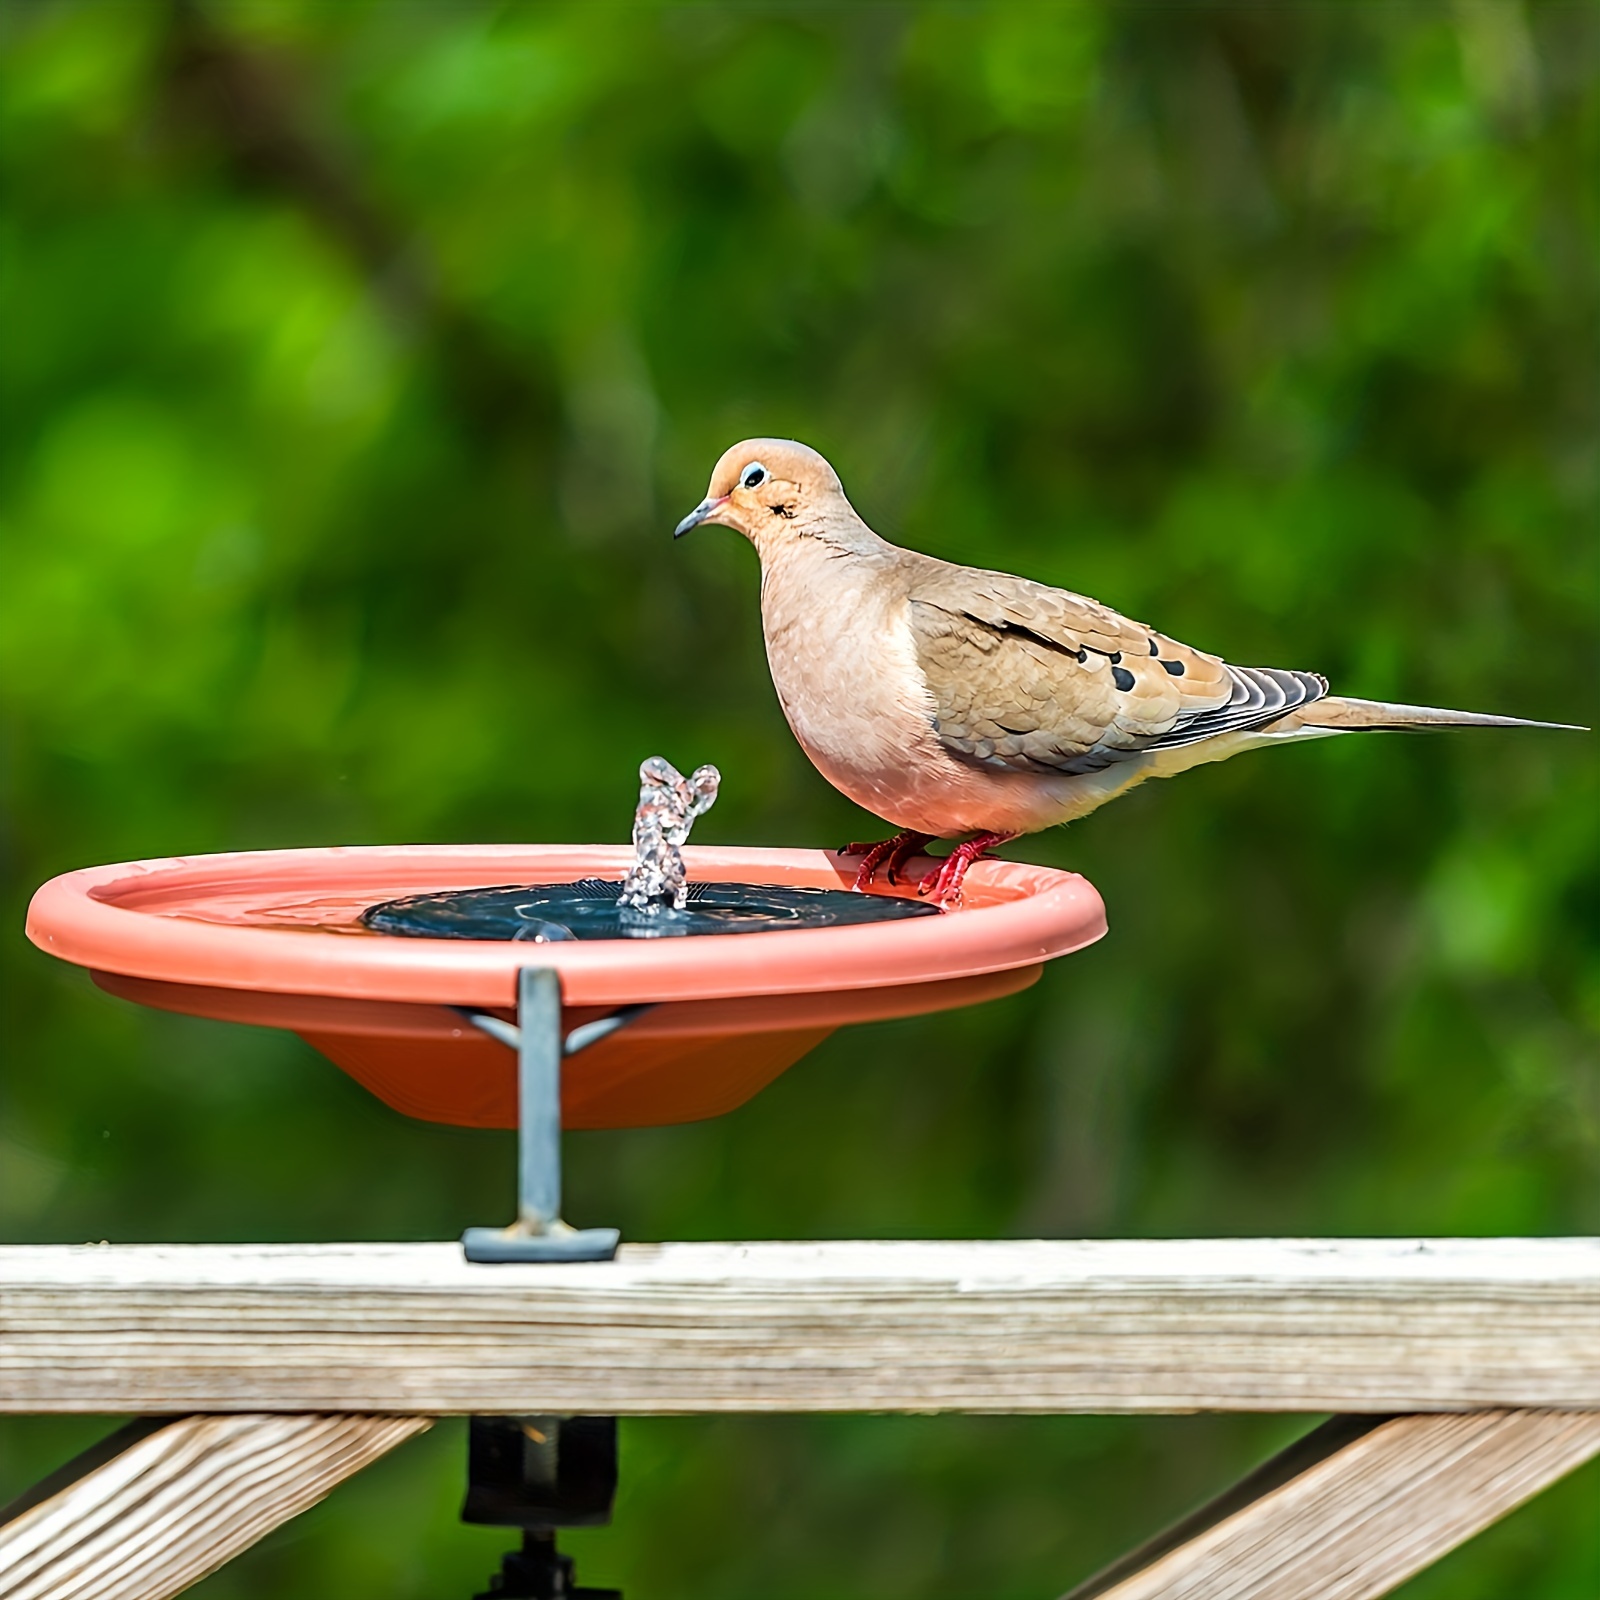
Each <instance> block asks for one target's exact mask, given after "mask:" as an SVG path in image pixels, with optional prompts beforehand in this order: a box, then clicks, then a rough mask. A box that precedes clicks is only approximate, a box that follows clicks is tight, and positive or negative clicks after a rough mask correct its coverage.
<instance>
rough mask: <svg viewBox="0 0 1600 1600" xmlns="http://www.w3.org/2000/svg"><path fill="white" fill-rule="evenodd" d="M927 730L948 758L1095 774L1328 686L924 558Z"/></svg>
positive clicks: (1024, 584) (1065, 598) (1287, 705)
mask: <svg viewBox="0 0 1600 1600" xmlns="http://www.w3.org/2000/svg"><path fill="white" fill-rule="evenodd" d="M907 598H908V602H909V608H910V622H911V631H912V638H913V640H914V643H915V646H916V651H917V659H918V662H919V664H920V666H921V668H922V672H923V677H924V680H925V681H926V683H927V686H928V692H929V694H930V695H931V697H932V699H933V716H934V727H935V731H936V732H937V733H938V736H939V739H940V742H941V743H942V744H943V745H944V746H945V748H946V749H947V750H949V751H950V752H951V754H953V755H956V756H958V757H960V758H961V759H963V760H966V761H971V762H975V763H977V764H979V765H982V766H986V767H990V768H997V769H1011V770H1014V771H1022V772H1055V773H1065V774H1072V773H1083V772H1095V771H1098V770H1100V769H1101V768H1104V767H1107V766H1110V765H1111V764H1112V763H1113V762H1117V761H1125V760H1128V759H1130V758H1132V757H1134V756H1137V755H1140V754H1142V753H1143V752H1145V751H1147V750H1160V749H1166V748H1171V747H1173V746H1176V745H1182V744H1191V743H1194V742H1196V741H1198V740H1201V739H1207V738H1211V737H1213V736H1214V735H1216V734H1219V733H1228V732H1235V731H1240V730H1244V729H1248V728H1252V727H1259V726H1261V725H1262V724H1264V723H1267V722H1271V721H1273V720H1275V719H1276V718H1278V717H1281V716H1283V715H1284V714H1285V713H1286V712H1288V711H1291V710H1293V709H1294V708H1295V707H1296V706H1299V705H1302V704H1304V703H1306V702H1308V701H1310V700H1315V699H1318V698H1320V697H1321V696H1322V695H1323V694H1324V693H1326V691H1327V684H1326V683H1325V682H1324V680H1322V679H1321V678H1319V677H1317V676H1315V675H1314V674H1312V673H1302V672H1283V671H1279V670H1277V669H1257V668H1238V667H1230V666H1228V665H1227V663H1226V662H1224V661H1222V660H1220V659H1219V658H1218V657H1216V656H1212V655H1207V654H1205V653H1204V652H1203V651H1199V650H1193V649H1190V648H1189V647H1188V646H1187V645H1182V644H1179V643H1178V642H1177V641H1176V640H1174V639H1169V638H1167V637H1166V636H1165V635H1163V634H1159V633H1157V632H1155V631H1154V630H1153V629H1151V628H1148V627H1146V626H1145V625H1144V624H1143V623H1139V622H1135V621H1133V620H1131V619H1130V618H1127V617H1124V616H1121V615H1119V614H1118V613H1117V612H1115V611H1112V610H1111V609H1110V608H1109V607H1108V606H1103V605H1100V604H1099V603H1098V602H1097V601H1094V600H1090V599H1088V598H1086V597H1085V596H1083V595H1077V594H1072V593H1070V592H1069V591H1067V590H1064V589H1052V588H1049V587H1048V586H1047V585H1044V584H1038V583H1032V582H1029V581H1028V580H1027V579H1025V578H1014V577H1011V576H1009V575H1008V574H1005V573H995V572H982V571H978V570H976V569H973V568H966V567H951V566H947V565H945V564H944V563H942V562H932V561H930V562H928V564H927V566H926V567H925V568H923V569H921V571H920V572H919V574H918V577H917V580H916V581H914V582H913V583H912V585H911V587H910V590H909V593H908V596H907Z"/></svg>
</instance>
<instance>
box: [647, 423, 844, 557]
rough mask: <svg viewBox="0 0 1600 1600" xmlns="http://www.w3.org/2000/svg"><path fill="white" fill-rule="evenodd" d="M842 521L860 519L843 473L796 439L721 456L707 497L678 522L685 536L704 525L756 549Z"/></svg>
mask: <svg viewBox="0 0 1600 1600" xmlns="http://www.w3.org/2000/svg"><path fill="white" fill-rule="evenodd" d="M843 519H848V520H849V521H852V522H855V521H859V519H858V518H857V517H856V515H855V512H854V511H853V510H852V509H851V506H850V502H849V501H848V500H846V499H845V497H844V489H843V487H842V485H841V484H840V482H839V475H838V473H836V472H835V471H834V470H833V468H832V467H830V466H829V465H828V463H827V462H826V461H825V460H824V459H823V458H822V457H821V456H820V455H818V454H817V452H816V451H815V450H813V449H812V448H811V447H810V445H804V444H800V443H799V442H797V441H796V440H794V439H746V440H744V441H743V442H742V443H740V444H736V445H734V447H733V448H732V449H731V450H728V451H725V452H724V453H723V456H722V459H721V460H720V461H719V462H718V463H717V465H716V470H715V471H713V472H712V474H711V485H710V487H709V488H708V489H707V490H706V497H705V499H704V500H702V501H701V502H700V504H699V505H697V506H696V507H695V508H694V510H693V511H691V512H690V513H689V515H688V516H686V517H685V518H684V519H683V521H682V522H680V523H679V524H678V526H677V528H676V530H675V531H674V534H673V537H674V538H682V537H683V535H684V534H686V533H687V532H688V531H689V530H690V529H691V528H697V527H699V526H700V524H701V523H702V522H718V523H721V524H722V526H723V527H725V528H736V529H737V530H738V531H739V532H740V533H742V534H743V535H744V536H745V538H747V539H748V540H749V541H750V542H751V543H752V544H753V545H755V547H756V548H757V549H758V550H770V549H772V548H773V547H774V546H775V545H777V544H778V543H779V542H780V541H782V540H784V539H786V538H788V537H792V536H794V535H796V534H801V533H805V534H814V533H816V532H818V531H820V530H822V529H824V528H827V527H829V526H830V525H832V524H835V523H838V522H840V521H841V520H843Z"/></svg>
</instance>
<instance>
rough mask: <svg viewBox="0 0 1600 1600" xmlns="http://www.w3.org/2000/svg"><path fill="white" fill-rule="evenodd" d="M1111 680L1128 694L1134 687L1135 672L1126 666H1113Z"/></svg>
mask: <svg viewBox="0 0 1600 1600" xmlns="http://www.w3.org/2000/svg"><path fill="white" fill-rule="evenodd" d="M1111 681H1112V682H1113V683H1114V684H1116V686H1117V687H1118V688H1119V689H1120V690H1122V692H1123V693H1124V694H1126V693H1127V692H1128V690H1130V689H1131V688H1132V687H1133V674H1132V673H1131V672H1129V671H1128V669H1127V668H1126V667H1113V668H1112V669H1111Z"/></svg>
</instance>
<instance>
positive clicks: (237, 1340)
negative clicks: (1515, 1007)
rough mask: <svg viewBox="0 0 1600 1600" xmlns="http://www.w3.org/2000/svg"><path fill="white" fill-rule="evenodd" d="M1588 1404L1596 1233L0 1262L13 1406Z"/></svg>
mask: <svg viewBox="0 0 1600 1600" xmlns="http://www.w3.org/2000/svg"><path fill="white" fill-rule="evenodd" d="M1485 1407H1559V1408H1567V1409H1574V1410H1582V1409H1593V1410H1600V1240H1594V1239H1564V1240H1563V1239H1523V1240H1489V1239H1483V1240H1474V1239H1457V1240H1434V1241H1419V1240H1346V1241H1295V1240H1190V1241H1122V1242H1116V1241H1104V1242H1083V1243H1066V1242H1040V1241H1015V1242H1006V1241H999V1242H981V1243H967V1244H941V1243H915V1242H913V1243H865V1244H863V1243H831V1244H748V1245H740V1244H664V1245H633V1246H624V1248H623V1250H622V1253H621V1255H620V1256H619V1258H618V1259H617V1260H616V1261H614V1262H598V1263H590V1264H584V1265H562V1266H553V1265H537V1266H533V1265H530V1266H472V1265H469V1264H468V1263H467V1262H465V1261H463V1260H462V1258H461V1253H460V1250H459V1248H458V1247H457V1246H456V1245H454V1244H415V1245H393V1244H373V1245H326V1246H253V1247H230V1246H187V1247H185V1246H153V1245H152V1246H100V1247H94V1246H84V1247H70V1248H69V1247H41V1246H19V1247H13V1248H9V1249H3V1250H0V1409H4V1410H9V1411H16V1412H69V1411H76V1412H123V1413H127V1412H188V1411H229V1410H240V1411H260V1410H284V1411H359V1412H377V1411H381V1412H412V1413H418V1414H422V1415H438V1414H441V1413H446V1412H496V1411H498V1412H541V1413H543V1412H548V1413H575V1412H576V1413H598V1414H606V1413H612V1414H616V1413H622V1414H652V1413H663V1412H711V1411H744V1412H754V1411H940V1410H943V1411H991V1412H1067V1411H1089V1412H1126V1411H1165V1412H1177V1411H1189V1410H1202V1409H1210V1410H1237V1411H1302V1412H1303V1411H1338V1412H1344V1411H1361V1412H1399V1411H1449V1410H1472V1409H1480V1408H1485Z"/></svg>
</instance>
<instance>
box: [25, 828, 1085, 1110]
mask: <svg viewBox="0 0 1600 1600" xmlns="http://www.w3.org/2000/svg"><path fill="white" fill-rule="evenodd" d="M684 855H685V860H686V862H687V865H688V870H689V875H690V878H691V880H694V879H699V880H705V881H724V882H726V881H735V882H742V883H762V884H797V885H812V886H816V887H822V888H837V887H840V886H848V884H849V883H850V881H851V879H852V877H853V874H854V863H843V862H841V859H840V858H839V857H836V856H833V855H830V854H827V853H825V852H823V851H815V850H766V849H760V850H752V849H720V848H710V847H707V848H694V847H691V848H690V849H688V850H686V851H685V852H684ZM632 859H633V853H632V850H631V848H630V847H627V846H601V845H583V846H578V845H527V846H519V845H499V846H489V845H485V846H455V845H408V846H391V847H372V848H350V849H318V850H274V851H259V852H252V853H248V854H238V855H215V856H188V857H178V858H174V859H172V860H165V861H133V862H123V863H120V864H118V865H115V866H105V867H89V868H86V869H84V870H82V871H79V872H69V873H66V874H64V875H63V876H61V877H59V878H53V879H51V881H50V882H49V883H47V884H45V885H44V887H43V888H41V889H40V890H39V892H38V893H37V894H36V895H35V896H34V897H33V903H32V905H31V906H30V907H29V909H28V937H29V938H30V939H32V940H33V942H34V943H35V944H36V945H38V946H39V947H40V948H41V949H43V950H47V951H49V952H50V954H52V955H55V956H60V957H61V958H62V959H63V960H65V961H71V962H74V963H76V964H77V965H79V966H83V967H87V968H88V969H89V971H90V973H91V974H92V976H93V977H94V980H95V982H96V983H98V984H99V985H100V986H101V988H103V989H106V990H109V991H110V992H111V993H112V994H117V995H122V996H124V997H125V998H127V999H130V1000H136V1001H138V1002H140V1003H141V1004H143V1005H149V1006H157V1007H160V1008H162V1009H164V1010H168V1011H182V1012H188V1013H190V1014H191V1015H194V1016H201V1017H215V1018H220V1019H222V1020H225V1021H230V1022H249V1023H257V1024H261V1025H264V1026H267V1027H275V1028H288V1029H291V1030H292V1031H293V1032H295V1033H297V1034H299V1035H300V1037H301V1038H303V1039H304V1040H305V1041H306V1042H307V1043H308V1044H310V1045H312V1046H313V1047H314V1048H315V1049H317V1050H319V1051H321V1053H322V1054H323V1055H325V1056H327V1057H328V1058H329V1059H330V1060H331V1061H333V1062H335V1063H336V1064H337V1065H338V1066H340V1067H342V1068H343V1069H344V1070H345V1071H346V1072H348V1073H349V1074H350V1075H351V1076H352V1077H354V1078H356V1079H357V1080H358V1081H359V1082H361V1083H362V1084H364V1085H365V1086H366V1087H367V1088H368V1089H370V1090H371V1091H372V1092H373V1093H374V1094H375V1095H377V1096H378V1097H379V1098H380V1099H382V1100H384V1101H386V1102H387V1103H388V1104H389V1105H391V1106H393V1107H394V1108H395V1109H396V1110H397V1111H402V1112H404V1113H405V1114H406V1115H408V1116H412V1117H422V1118H425V1119H427V1120H428V1121H432V1122H450V1123H457V1124H463V1125H466V1126H470V1127H492V1128H510V1127H515V1126H516V1125H517V1099H516V1076H515V1069H516V1058H515V1056H514V1054H513V1052H512V1051H510V1050H508V1049H506V1048H505V1046H504V1045H501V1044H499V1043H497V1042H496V1041H494V1040H493V1039H490V1038H488V1037H486V1036H485V1035H484V1034H483V1033H482V1032H480V1031H479V1030H478V1029H476V1028H474V1027H473V1026H472V1025H471V1024H469V1023H468V1022H467V1021H466V1020H465V1019H464V1018H463V1017H462V1016H461V1015H460V1014H459V1012H458V1011H456V1010H454V1009H452V1008H454V1007H468V1008H473V1009H477V1010H483V1011H492V1012H495V1013H496V1014H498V1015H500V1016H502V1017H505V1018H507V1019H510V1018H511V1017H512V1015H513V1009H512V1008H513V1003H514V996H515V993H516V974H517V971H518V969H519V968H520V967H524V966H528V965H530V964H531V963H533V962H535V961H536V962H537V963H538V964H540V965H544V966H550V967H554V968H555V969H556V970H557V972H558V973H559V974H560V979H561V992H562V1003H563V1007H564V1012H563V1023H564V1026H567V1027H572V1026H576V1025H578V1024H581V1023H583V1022H585V1021H587V1020H590V1019H591V1018H595V1017H600V1016H604V1015H607V1014H609V1013H610V1012H612V1011H615V1010H616V1009H617V1008H618V1007H621V1006H626V1005H635V1004H640V1003H646V1002H648V1003H652V1005H653V1009H651V1010H649V1011H647V1012H645V1013H643V1014H642V1015H641V1016H639V1017H637V1018H635V1019H634V1020H633V1021H631V1022H629V1023H628V1024H627V1025H626V1026H625V1027H622V1028H620V1029H618V1031H616V1032H615V1033H613V1034H611V1035H610V1036H609V1037H607V1038H605V1039H603V1040H601V1041H600V1042H598V1043H596V1044H594V1045H592V1046H590V1047H589V1048H588V1049H586V1050H585V1051H584V1052H583V1053H582V1054H581V1055H579V1056H575V1057H573V1058H572V1059H571V1060H570V1061H569V1062H568V1063H567V1065H566V1067H565V1068H564V1070H563V1074H562V1120H563V1122H564V1124H565V1125H566V1126H567V1127H569V1128H618V1127H641V1126H649V1125H654V1124H662V1123H673V1122H692V1121H696V1120H698V1119H700V1118H703V1117H714V1116H718V1115H720V1114H721V1113H723V1112H725V1111H732V1110H733V1109H734V1108H735V1107H736V1106H739V1105H742V1104H743V1103H744V1102H745V1101H746V1100H748V1099H749V1098H750V1097H751V1095H753V1094H755V1093H756V1092H757V1091H758V1090H759V1089H761V1088H763V1087H764V1086H765V1085H767V1084H768V1083H770V1082H771V1081H772V1080H773V1079H774V1078H775V1077H777V1076H778V1074H779V1073H781V1072H782V1071H783V1070H784V1069H785V1068H786V1067H788V1066H790V1065H792V1064H793V1063H794V1062H795V1061H797V1060H799V1058H800V1057H801V1056H803V1055H804V1054H805V1053H806V1052H807V1051H808V1050H810V1049H812V1048H813V1047H814V1046H816V1045H817V1044H819V1043H820V1042H821V1041H822V1040H823V1039H825V1038H826V1037H827V1036H828V1035H829V1034H830V1033H831V1032H832V1031H833V1030H834V1029H835V1028H837V1027H839V1026H840V1025H841V1024H843V1023H847V1022H867V1021H872V1020H876V1019H878V1018H884V1017H903V1016H913V1015H918V1014H920V1013H923V1012H930V1011H943V1010H948V1009H950V1008H952V1007H955V1006H964V1005H970V1004H972V1003H973V1002H974V1001H978V1000H987V999H991V998H993V997H995V996H998V995H1004V994H1011V993H1013V992H1015V991H1016V990H1018V989H1024V988H1026V987H1027V986H1028V985H1029V984H1031V983H1032V982H1034V981H1035V979H1036V978H1037V977H1038V976H1039V972H1040V968H1041V966H1042V964H1043V963H1044V962H1045V961H1047V960H1049V959H1050V958H1051V957H1053V956H1060V955H1066V954H1068V953H1069V952H1071V951H1073V950H1078V949H1081V948H1082V947H1083V946H1084V945H1087V944H1092V943H1093V942H1094V941H1095V940H1096V939H1098V938H1100V937H1101V936H1102V935H1103V934H1104V933H1105V931H1106V923H1105V908H1104V906H1103V905H1102V903H1101V900H1100V896H1099V895H1098V894H1097V893H1096V892H1095V890H1094V888H1093V887H1092V886H1091V885H1090V884H1089V883H1088V882H1086V881H1085V880H1084V879H1083V878H1080V877H1078V876H1077V875H1076V874H1074V873H1068V872H1058V871H1054V870H1052V869H1049V868H1046V867H1033V866H1023V865H1019V864H1017V863H1014V862H1002V861H984V862H980V863H978V865H977V866H975V867H974V868H973V870H972V872H971V873H970V875H969V876H968V878H967V881H966V890H965V901H964V904H963V905H962V907H961V909H959V910H957V911H953V912H949V913H946V914H944V915H942V916H938V917H918V918H913V919H909V920H902V921H894V922H884V923H876V924H872V925H867V926H857V927H835V928H811V929H786V930H780V931H776V932H770V933H759V934H751V935H748V936H741V937H736V938H733V937H715V936H713V937H705V938H692V939H661V940H631V939H615V940H613V939H605V940H597V941H592V942H587V943H576V942H574V943H561V944H552V945H543V944H540V945H534V946H530V945H527V944H517V943H509V942H488V941H478V940H458V939H415V938H393V937H386V936H384V935H380V934H374V933H371V932H368V931H367V930H366V929H364V928H362V927H361V926H360V925H359V923H358V918H359V917H360V915H361V913H362V911H364V910H365V909H366V908H367V907H368V906H371V905H373V904H376V903H378V902H380V901H385V900H392V899H395V898H398V897H400V896H402V895H410V894H420V893H425V892H430V891H437V890H443V889H459V888H472V887H487V886H490V885H496V884H515V883H552V882H556V883H559V882H570V881H576V880H577V879H580V878H589V877H597V878H620V877H621V876H622V875H623V874H624V873H625V872H626V871H627V869H628V867H629V865H631V863H632Z"/></svg>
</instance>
